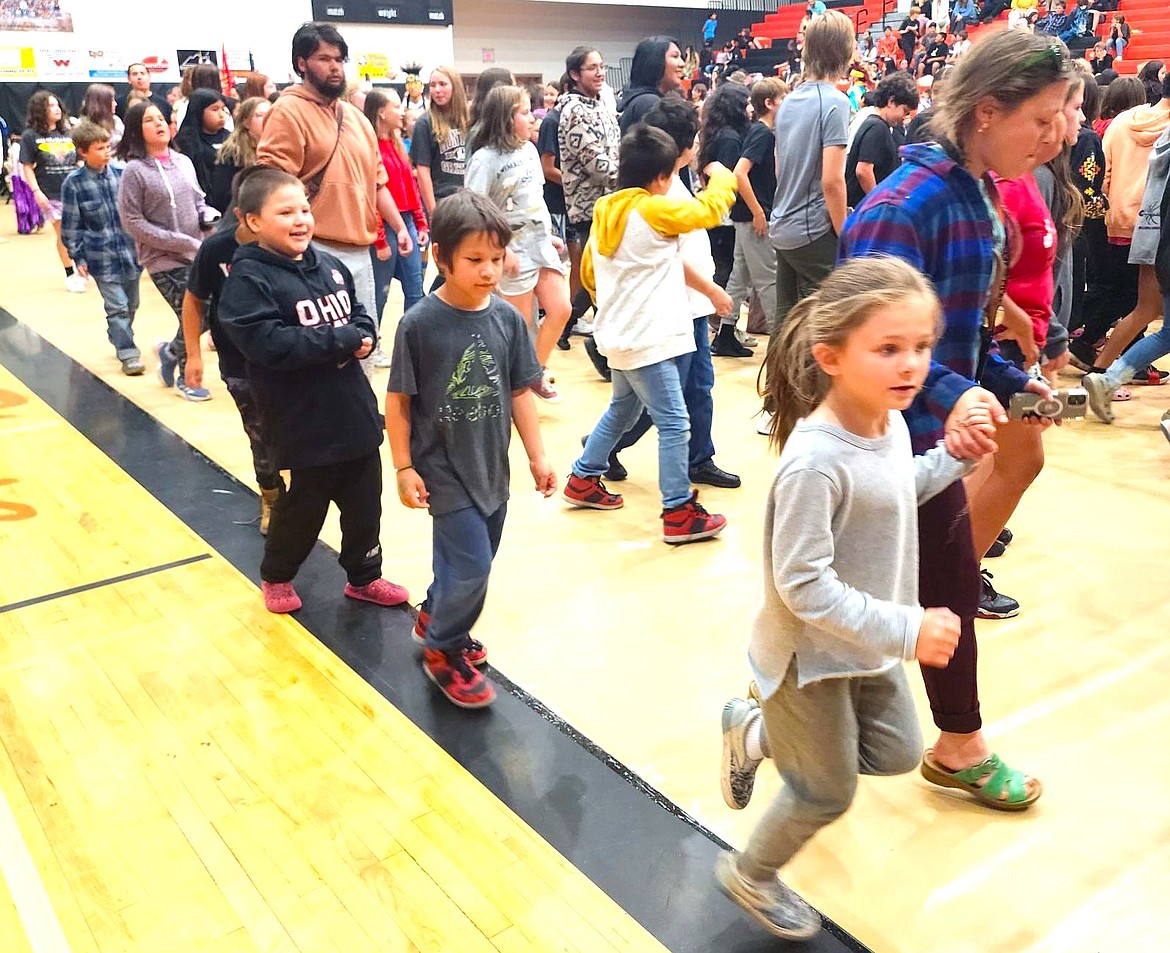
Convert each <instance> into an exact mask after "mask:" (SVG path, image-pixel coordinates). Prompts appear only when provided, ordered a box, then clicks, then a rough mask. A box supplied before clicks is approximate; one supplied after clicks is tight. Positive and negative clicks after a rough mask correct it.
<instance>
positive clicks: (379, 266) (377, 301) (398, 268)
mask: <svg viewBox="0 0 1170 953" xmlns="http://www.w3.org/2000/svg"><path fill="white" fill-rule="evenodd" d="M402 220H403V221H404V222H405V223H406V230H407V231H408V232H410V240H411V242H413V243H414V247H413V248H412V249H411V250H410V254H409V255H401V254H399V252H398V243H397V241H395V238H394V232H392V231H391V230H390V226H389V225H386V240H387V241H388V242H390V248H391V250H392V252H393V254H392V255H391V256H390V257H389V258H387V259H386V260H385V261H382V260H381V259H380V258H378V256H377V254H376V253H375V251H374V249H373V248H370V260H371V261H372V262H373V264H374V307H375V308H376V309H377V314H375V315H374V320H375V321H377V322H378V334H379V336H381V333H382V312H383V311H384V310H385V308H386V300H387V299H388V298H389V297H390V282H391V281H393V280H394V279H395V278H397V279H398V281H399V283H400V284H401V285H402V297H403V299H405V300H404V304H403V307H402V313H403V314H405V313H406V312H407V311H409V310H410V309H411V308H413V307H414V306H415V305H416V304H418V302H420V301H422V299H423V267H422V252H421V251H419V248H418V230H417V229H416V228H415V225H414V219H412V218H411V217H410V213H409V212H406V213H404V214H403V216H402Z"/></svg>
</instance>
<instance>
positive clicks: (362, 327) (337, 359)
mask: <svg viewBox="0 0 1170 953" xmlns="http://www.w3.org/2000/svg"><path fill="white" fill-rule="evenodd" d="M219 319H220V323H221V324H222V325H223V327H224V330H226V331H227V334H228V336H229V337H230V338H231V340H232V341H233V343H235V345H236V347H238V348H239V349H240V352H241V353H242V354H243V355H244V357H245V359H246V360H247V362H248V377H249V379H250V380H251V382H252V391H253V393H254V394H255V396H256V404H257V407H258V408H259V410H260V419H261V425H262V427H263V431H264V438H265V441H266V442H267V443H268V445H269V446H270V447H271V448H272V451H273V455H274V457H275V461H276V465H277V466H278V467H280V469H282V470H297V469H302V468H304V467H319V466H327V465H330V464H334V463H344V462H345V461H347V460H356V459H358V458H359V457H363V456H365V455H366V454H368V453H371V452H372V451H374V450H375V449H377V448H378V446H380V445H381V443H382V433H383V426H382V417H381V414H379V413H378V405H377V402H376V401H375V400H374V392H373V391H372V390H371V389H370V385H369V383H368V382H367V381H366V375H365V373H364V372H363V371H362V369H361V364H360V362H359V361H358V360H357V358H355V357H354V356H353V354H354V351H356V350H357V349H358V348H359V347H361V343H362V338H364V337H368V338H370V339H371V340H373V341H375V342H376V341H377V339H378V334H377V330H376V328H375V325H374V321H373V319H372V318H371V317H370V316H369V314H367V313H366V310H365V309H364V308H363V307H362V306H361V303H360V302H359V301H358V299H357V295H356V294H355V293H354V286H353V278H352V276H351V275H350V273H349V270H348V269H347V268H346V267H345V265H343V264H342V263H341V262H340V261H339V260H338V259H337V258H334V257H333V256H332V255H330V254H328V253H327V252H322V251H318V250H316V249H314V248H309V249H307V250H306V251H305V254H304V257H303V258H302V259H301V260H300V261H296V260H294V259H292V258H289V257H287V256H285V255H278V254H276V253H274V252H271V251H268V250H267V249H264V248H261V247H260V246H259V245H243V246H241V247H240V250H239V251H237V252H236V254H235V257H234V258H233V259H232V268H231V274H230V275H229V276H228V279H227V281H226V282H225V284H224V286H223V293H222V295H221V296H220V299H219Z"/></svg>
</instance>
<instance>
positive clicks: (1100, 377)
mask: <svg viewBox="0 0 1170 953" xmlns="http://www.w3.org/2000/svg"><path fill="white" fill-rule="evenodd" d="M1081 386H1082V387H1083V388H1084V389H1085V390H1087V391H1088V392H1089V410H1091V411H1092V412H1093V413H1095V414H1096V415H1097V416H1098V417H1100V418H1101V420H1102V421H1103V422H1105V423H1107V424H1111V423H1113V404H1112V401H1113V393H1114V391H1116V390H1117V388H1116V387H1110V386H1109V383H1108V382H1107V381H1106V380H1105V375H1104V374H1086V375H1085V376H1084V377H1082V378H1081Z"/></svg>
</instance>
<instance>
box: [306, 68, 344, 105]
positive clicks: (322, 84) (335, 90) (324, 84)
mask: <svg viewBox="0 0 1170 953" xmlns="http://www.w3.org/2000/svg"><path fill="white" fill-rule="evenodd" d="M305 83H306V84H307V85H309V86H312V87H313V89H315V90H316V91H317V92H319V93H320V94H321V95H322V96H325V97H327V98H328V99H339V98H340V97H341V94H342V93H344V92H345V85H346V83H345V77H344V76H343V77H342V78H341V79H340V80H338V82H337V84H336V85H332V84H330V83H329V81H328V80H324V81H319V80H317V79H315V78H314V77H313V75H312V74H310V73H306V74H305Z"/></svg>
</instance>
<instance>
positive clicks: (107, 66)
mask: <svg viewBox="0 0 1170 953" xmlns="http://www.w3.org/2000/svg"><path fill="white" fill-rule="evenodd" d="M87 53H88V62H87V69H86V73H87V74H88V76H89V78H90V79H120V80H122V81H123V82H125V81H126V67H127V66H129V65H130V64H131V63H133V62H134V61H135V59H136V57H133V56H131V55H130V54H129V53H124V52H123V51H122V50H88V51H87Z"/></svg>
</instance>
